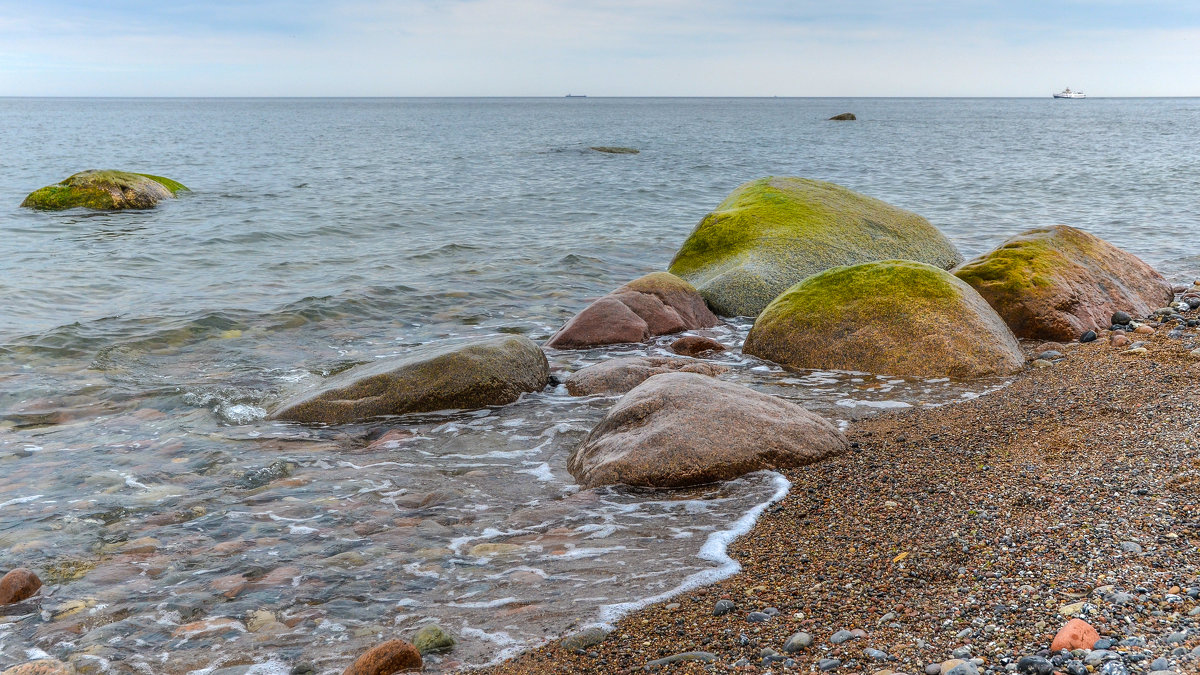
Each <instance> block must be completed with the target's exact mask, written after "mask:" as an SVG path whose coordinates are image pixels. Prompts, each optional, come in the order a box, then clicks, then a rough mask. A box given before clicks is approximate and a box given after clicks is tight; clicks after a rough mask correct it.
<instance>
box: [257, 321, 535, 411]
mask: <svg viewBox="0 0 1200 675" xmlns="http://www.w3.org/2000/svg"><path fill="white" fill-rule="evenodd" d="M549 377H550V372H549V365H548V363H547V362H546V355H545V354H543V353H542V350H541V348H540V347H538V346H537V343H535V342H533V341H532V340H530V339H529V338H527V337H522V336H518V335H508V336H503V337H494V338H487V339H483V340H474V341H471V342H466V343H455V344H450V345H433V346H428V347H424V348H421V349H418V350H415V351H414V353H412V354H409V355H406V356H401V357H397V358H394V359H387V360H384V361H380V362H379V363H371V364H367V365H363V366H358V367H355V368H351V369H350V370H347V371H345V372H342V373H339V374H337V375H335V376H333V377H331V378H329V379H328V380H326V381H324V382H322V383H321V384H320V385H319V386H318V387H316V388H315V390H313V391H309V392H305V393H303V394H300V395H298V396H296V397H293V398H292V399H290V400H288V401H285V402H284V403H283V404H281V405H280V406H279V408H278V412H276V413H274V415H273V418H274V419H280V420H290V421H293V422H304V423H309V424H348V423H351V422H357V421H362V420H367V419H371V418H373V417H379V416H382V415H403V414H405V413H413V412H431V411H434V410H450V409H470V408H482V407H485V406H489V405H505V404H508V403H512V402H513V401H516V400H517V399H518V398H519V397H520V396H521V394H522V393H524V392H529V391H540V390H541V389H543V388H545V386H546V384H547V382H548V381H549Z"/></svg>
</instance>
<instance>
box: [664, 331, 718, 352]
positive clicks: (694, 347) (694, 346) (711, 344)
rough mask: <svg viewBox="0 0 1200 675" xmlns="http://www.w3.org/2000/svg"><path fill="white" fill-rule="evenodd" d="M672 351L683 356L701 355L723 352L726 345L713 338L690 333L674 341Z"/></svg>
mask: <svg viewBox="0 0 1200 675" xmlns="http://www.w3.org/2000/svg"><path fill="white" fill-rule="evenodd" d="M671 351H673V352H675V353H676V354H682V355H683V356H699V355H701V354H708V353H711V352H723V351H725V345H723V344H721V343H720V342H717V341H716V340H714V339H712V338H706V337H700V336H699V335H689V336H687V337H681V338H679V339H678V340H676V341H674V342H672V343H671Z"/></svg>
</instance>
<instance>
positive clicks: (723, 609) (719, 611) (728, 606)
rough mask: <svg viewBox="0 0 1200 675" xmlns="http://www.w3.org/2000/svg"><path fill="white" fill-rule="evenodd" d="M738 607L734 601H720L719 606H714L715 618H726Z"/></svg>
mask: <svg viewBox="0 0 1200 675" xmlns="http://www.w3.org/2000/svg"><path fill="white" fill-rule="evenodd" d="M736 607H737V605H735V604H733V601H732V600H718V601H717V604H715V605H713V616H724V615H726V614H728V613H730V612H732V611H733V610H734V609H735V608H736Z"/></svg>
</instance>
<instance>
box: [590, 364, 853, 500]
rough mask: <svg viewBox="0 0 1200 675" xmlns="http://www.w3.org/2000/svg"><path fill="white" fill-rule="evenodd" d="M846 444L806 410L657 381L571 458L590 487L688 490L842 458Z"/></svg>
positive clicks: (706, 381) (725, 386) (628, 398)
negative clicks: (682, 488)
mask: <svg viewBox="0 0 1200 675" xmlns="http://www.w3.org/2000/svg"><path fill="white" fill-rule="evenodd" d="M845 449H846V439H845V437H844V436H842V434H841V432H839V431H838V430H837V428H835V427H834V426H833V424H831V423H830V422H829V421H827V420H825V419H824V418H822V417H820V416H818V415H815V414H813V413H811V412H809V411H807V410H805V409H804V408H801V407H800V406H798V405H796V404H794V403H790V402H788V401H784V400H783V399H780V398H775V397H774V396H768V395H767V394H762V393H759V392H757V391H754V390H753V389H749V388H747V387H743V386H741V385H738V384H733V383H730V382H722V381H720V380H714V379H713V378H710V377H704V376H703V375H697V374H695V373H667V374H664V375H655V376H654V377H651V378H650V379H648V380H646V381H645V382H643V383H642V384H641V385H639V386H638V387H636V388H635V389H633V391H630V392H629V393H628V394H626V395H625V396H624V398H622V399H621V400H620V401H619V402H618V403H617V404H616V405H615V406H613V408H612V410H610V411H609V412H608V414H607V415H605V417H604V419H603V420H601V421H600V423H599V424H598V425H596V428H594V429H592V431H591V433H590V434H588V437H587V438H586V439H584V441H583V443H582V444H580V446H579V447H577V448H576V449H575V450H574V452H572V453H571V456H570V458H569V459H568V460H567V470H568V471H570V472H571V475H572V476H574V477H575V480H576V481H577V482H578V483H579V484H580V485H583V486H584V487H586V488H591V487H596V486H598V485H610V484H615V483H624V484H628V485H639V486H644V487H666V488H670V487H685V486H689V485H703V484H705V483H712V482H715V481H720V480H728V479H732V478H736V477H738V476H741V475H742V474H745V473H749V472H751V471H758V470H760V469H778V468H784V467H793V466H801V465H804V464H811V463H813V462H816V461H819V460H821V459H824V458H825V457H829V456H831V455H836V454H839V453H841V452H843V451H845Z"/></svg>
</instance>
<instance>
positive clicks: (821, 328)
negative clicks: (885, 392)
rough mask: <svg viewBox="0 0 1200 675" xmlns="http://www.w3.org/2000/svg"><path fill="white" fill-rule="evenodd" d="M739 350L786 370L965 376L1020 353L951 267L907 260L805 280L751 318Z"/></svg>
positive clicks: (1002, 370) (1009, 368) (1006, 364)
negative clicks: (751, 320)
mask: <svg viewBox="0 0 1200 675" xmlns="http://www.w3.org/2000/svg"><path fill="white" fill-rule="evenodd" d="M742 351H743V352H745V353H746V354H751V355H753V356H757V357H759V358H763V359H767V360H769V361H774V362H775V363H778V364H780V365H782V366H784V367H785V368H791V369H809V368H812V369H820V370H852V371H865V372H871V373H883V374H888V375H901V376H912V377H953V378H956V379H971V378H976V377H984V376H989V375H1010V374H1012V373H1015V372H1017V371H1018V370H1020V369H1021V367H1022V366H1023V364H1024V362H1025V357H1024V355H1023V354H1022V352H1021V348H1020V345H1018V344H1017V341H1016V338H1014V337H1013V335H1012V333H1011V332H1010V331H1009V330H1008V327H1007V326H1005V325H1004V321H1003V320H1002V319H1001V318H1000V316H999V315H997V314H996V312H995V310H993V309H992V308H991V307H989V306H988V304H987V302H986V301H985V300H984V299H983V298H982V297H980V295H979V294H978V293H976V292H975V290H974V289H973V288H971V287H970V286H968V285H967V284H966V283H964V282H963V281H961V280H960V279H958V278H956V277H955V276H954V275H952V274H950V273H949V272H947V271H945V270H942V269H939V268H936V267H933V266H932V265H926V264H923V263H919V262H913V261H911V260H885V261H880V262H873V263H865V264H862V265H854V266H851V267H837V268H834V269H831V270H828V271H825V272H822V273H821V274H817V275H814V276H812V277H809V278H808V279H805V280H804V281H802V282H800V283H798V284H796V285H795V286H793V287H791V288H790V289H788V291H787V292H786V293H784V294H782V295H780V296H779V297H778V298H776V299H775V301H774V302H772V303H771V304H770V306H768V307H767V308H766V309H765V310H764V311H763V313H762V314H761V315H760V316H759V317H758V320H757V321H755V322H754V327H753V328H751V329H750V334H749V335H748V336H747V337H746V342H745V345H744V346H743V347H742Z"/></svg>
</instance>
